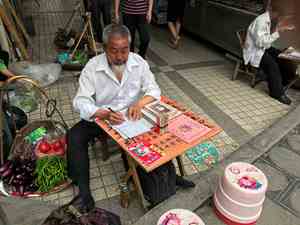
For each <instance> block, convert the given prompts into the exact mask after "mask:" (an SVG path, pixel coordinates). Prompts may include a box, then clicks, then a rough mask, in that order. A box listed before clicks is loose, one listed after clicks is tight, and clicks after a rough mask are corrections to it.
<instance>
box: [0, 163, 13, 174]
mask: <svg viewBox="0 0 300 225" xmlns="http://www.w3.org/2000/svg"><path fill="white" fill-rule="evenodd" d="M11 164H12V161H10V160H7V161H6V162H5V163H4V164H3V166H1V168H0V173H3V172H4V171H5V170H7V169H8V168H9V167H10V165H11Z"/></svg>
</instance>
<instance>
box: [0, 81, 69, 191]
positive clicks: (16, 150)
mask: <svg viewBox="0 0 300 225" xmlns="http://www.w3.org/2000/svg"><path fill="white" fill-rule="evenodd" d="M15 81H23V82H25V83H29V84H31V85H32V86H33V88H35V89H37V90H38V91H39V92H40V94H41V95H40V96H41V100H42V102H43V103H44V105H45V107H46V109H45V115H46V119H43V120H36V121H32V122H29V123H28V124H27V125H26V126H25V127H23V128H21V129H20V130H17V132H16V136H15V138H14V141H13V144H12V147H11V150H10V155H9V159H11V160H13V159H15V158H20V159H29V158H32V157H34V158H35V157H36V156H35V153H34V151H33V146H32V145H31V144H30V143H29V142H27V141H26V140H25V137H26V136H27V135H29V134H30V133H31V132H32V131H34V130H35V129H37V128H39V127H44V128H46V130H47V133H55V134H56V135H57V136H63V135H65V134H66V133H67V130H68V126H67V124H66V123H65V121H64V119H63V116H62V114H61V113H60V111H59V110H58V109H57V107H56V101H55V100H54V99H49V97H48V96H47V94H46V92H45V91H44V90H43V89H42V88H41V87H40V86H39V85H38V84H37V83H36V82H35V81H33V80H31V79H29V78H28V77H26V76H15V77H13V78H10V79H9V80H7V81H6V82H5V84H4V86H5V85H10V84H11V83H12V82H15ZM21 83H22V82H21ZM4 94H5V93H4V91H1V92H0V106H1V105H2V103H3V99H4ZM8 103H9V99H8ZM54 113H57V114H58V116H59V118H60V120H61V121H54V120H53V119H52V117H53V115H54ZM1 118H2V111H1V110H0V121H1V122H0V128H1V127H2V119H1ZM1 131H2V129H0V143H3V142H2V133H1ZM0 157H1V164H3V161H4V159H3V146H2V144H0ZM70 183H71V182H70V181H69V180H67V181H66V182H63V183H62V184H60V185H58V186H56V187H55V188H53V190H51V191H50V192H49V193H52V192H58V191H61V190H62V189H64V188H66V187H67V186H68V185H69V184H70ZM49 193H31V195H28V196H25V197H31V196H42V195H45V194H49ZM11 195H12V196H15V195H16V194H14V193H11Z"/></svg>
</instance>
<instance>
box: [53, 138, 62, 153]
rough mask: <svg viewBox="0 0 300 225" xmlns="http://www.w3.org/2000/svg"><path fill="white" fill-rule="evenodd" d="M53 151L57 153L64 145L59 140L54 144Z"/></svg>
mask: <svg viewBox="0 0 300 225" xmlns="http://www.w3.org/2000/svg"><path fill="white" fill-rule="evenodd" d="M51 146H52V149H53V150H54V151H55V152H58V151H59V150H60V149H61V148H62V144H61V142H60V141H59V140H57V141H55V142H54V143H52V145H51Z"/></svg>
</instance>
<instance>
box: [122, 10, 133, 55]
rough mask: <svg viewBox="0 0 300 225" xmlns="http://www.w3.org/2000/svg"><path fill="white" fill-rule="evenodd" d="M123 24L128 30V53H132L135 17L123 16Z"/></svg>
mask: <svg viewBox="0 0 300 225" xmlns="http://www.w3.org/2000/svg"><path fill="white" fill-rule="evenodd" d="M123 23H124V25H125V26H126V27H127V28H128V29H129V31H130V35H131V44H130V51H131V52H134V41H135V30H136V15H131V14H125V13H124V14H123Z"/></svg>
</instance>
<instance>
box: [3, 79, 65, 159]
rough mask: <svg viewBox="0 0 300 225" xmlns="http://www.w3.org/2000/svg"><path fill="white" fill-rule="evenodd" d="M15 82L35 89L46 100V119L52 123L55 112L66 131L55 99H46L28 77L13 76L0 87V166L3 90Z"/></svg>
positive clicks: (44, 94)
mask: <svg viewBox="0 0 300 225" xmlns="http://www.w3.org/2000/svg"><path fill="white" fill-rule="evenodd" d="M17 80H22V81H26V82H28V83H30V84H31V85H32V86H33V87H34V88H36V89H37V90H38V91H39V92H40V93H41V94H42V95H43V96H44V97H45V99H46V113H45V114H46V117H47V118H50V119H51V121H52V116H53V114H54V113H55V112H57V114H58V115H59V117H60V120H61V122H62V124H63V126H64V128H65V129H66V130H68V125H67V124H66V122H65V120H64V118H63V116H62V114H61V112H60V111H59V110H58V109H57V106H56V100H55V99H50V98H49V97H48V95H47V93H46V92H45V90H44V89H43V88H41V87H40V85H39V84H38V83H37V82H36V81H34V80H32V79H30V78H29V77H27V76H24V75H21V76H14V77H11V78H9V79H8V80H6V81H5V82H4V85H3V86H2V87H0V165H1V164H2V163H3V161H4V159H3V141H2V138H3V132H2V127H3V124H2V123H3V118H4V115H3V109H2V106H3V98H4V94H5V92H6V91H5V90H8V85H9V84H11V83H12V82H14V81H17Z"/></svg>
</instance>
